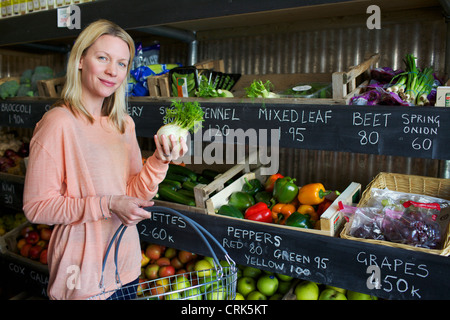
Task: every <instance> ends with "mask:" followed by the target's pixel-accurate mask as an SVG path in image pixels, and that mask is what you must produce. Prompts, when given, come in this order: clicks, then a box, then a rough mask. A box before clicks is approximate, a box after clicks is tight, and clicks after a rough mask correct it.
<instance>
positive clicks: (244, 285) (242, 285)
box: [237, 277, 256, 297]
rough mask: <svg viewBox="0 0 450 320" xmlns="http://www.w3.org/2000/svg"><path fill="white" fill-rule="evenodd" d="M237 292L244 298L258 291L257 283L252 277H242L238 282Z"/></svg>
mask: <svg viewBox="0 0 450 320" xmlns="http://www.w3.org/2000/svg"><path fill="white" fill-rule="evenodd" d="M237 290H238V292H239V293H240V294H242V295H243V296H244V297H247V295H248V294H249V293H250V292H252V291H253V290H256V281H255V279H253V278H252V277H242V278H240V279H239V280H238V282H237Z"/></svg>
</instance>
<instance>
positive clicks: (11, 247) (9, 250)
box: [0, 221, 48, 274]
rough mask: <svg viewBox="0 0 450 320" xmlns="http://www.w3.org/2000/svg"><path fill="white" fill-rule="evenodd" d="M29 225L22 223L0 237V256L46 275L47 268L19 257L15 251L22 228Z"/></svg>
mask: <svg viewBox="0 0 450 320" xmlns="http://www.w3.org/2000/svg"><path fill="white" fill-rule="evenodd" d="M28 225H31V223H30V222H28V221H27V222H24V223H23V224H21V225H20V226H18V227H17V228H15V229H13V230H11V231H9V232H8V233H6V234H5V235H3V236H2V237H0V254H1V255H5V256H7V257H8V258H9V259H10V260H13V261H16V262H17V263H18V264H20V265H27V266H30V267H31V268H32V269H33V270H36V271H39V272H42V273H44V274H46V273H48V266H47V265H45V264H42V263H40V262H39V261H34V260H31V259H28V258H25V257H23V256H21V255H20V253H19V252H18V249H17V239H18V238H19V235H20V231H21V230H22V228H24V227H26V226H28Z"/></svg>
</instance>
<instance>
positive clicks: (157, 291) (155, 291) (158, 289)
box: [150, 283, 166, 300]
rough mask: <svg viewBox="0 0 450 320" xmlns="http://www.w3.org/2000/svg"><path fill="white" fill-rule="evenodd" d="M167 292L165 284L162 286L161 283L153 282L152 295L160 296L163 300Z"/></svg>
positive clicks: (151, 286)
mask: <svg viewBox="0 0 450 320" xmlns="http://www.w3.org/2000/svg"><path fill="white" fill-rule="evenodd" d="M165 292H166V290H165V288H164V286H160V285H156V284H154V283H152V284H151V285H150V294H151V295H152V296H158V299H159V300H163V299H164V296H163V294H164V293H165Z"/></svg>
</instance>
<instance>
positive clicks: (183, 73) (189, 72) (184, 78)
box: [169, 67, 198, 97]
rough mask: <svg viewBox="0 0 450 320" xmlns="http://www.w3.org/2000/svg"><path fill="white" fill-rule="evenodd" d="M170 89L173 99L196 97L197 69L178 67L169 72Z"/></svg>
mask: <svg viewBox="0 0 450 320" xmlns="http://www.w3.org/2000/svg"><path fill="white" fill-rule="evenodd" d="M169 80H170V88H171V93H172V96H173V97H194V96H195V91H196V90H197V88H198V74H197V68H196V67H178V68H174V69H172V70H170V71H169Z"/></svg>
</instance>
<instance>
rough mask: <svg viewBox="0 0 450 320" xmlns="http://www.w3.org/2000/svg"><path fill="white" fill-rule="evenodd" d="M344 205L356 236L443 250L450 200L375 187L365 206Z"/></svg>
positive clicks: (447, 226)
mask: <svg viewBox="0 0 450 320" xmlns="http://www.w3.org/2000/svg"><path fill="white" fill-rule="evenodd" d="M340 206H341V212H343V213H344V215H345V216H346V217H347V219H348V220H349V221H350V228H349V234H350V235H351V236H354V237H356V238H364V239H375V240H383V241H390V242H394V243H402V244H407V245H411V246H415V247H421V248H428V249H441V248H442V246H443V244H444V241H445V238H446V237H445V235H446V234H447V232H448V228H449V221H450V215H449V213H450V201H448V200H445V199H439V198H435V197H429V196H425V195H417V194H412V193H404V192H398V191H392V190H388V189H378V188H372V189H371V197H370V201H369V202H368V203H367V204H365V205H364V206H363V207H352V206H345V205H342V204H340Z"/></svg>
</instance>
